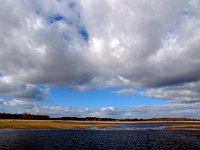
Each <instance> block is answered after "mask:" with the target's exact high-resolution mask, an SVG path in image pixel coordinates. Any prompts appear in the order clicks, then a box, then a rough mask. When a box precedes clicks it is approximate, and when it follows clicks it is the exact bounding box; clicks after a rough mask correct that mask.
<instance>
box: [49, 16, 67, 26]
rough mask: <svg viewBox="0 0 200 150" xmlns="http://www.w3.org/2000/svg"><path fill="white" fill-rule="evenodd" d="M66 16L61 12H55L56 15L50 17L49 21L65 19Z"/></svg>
mask: <svg viewBox="0 0 200 150" xmlns="http://www.w3.org/2000/svg"><path fill="white" fill-rule="evenodd" d="M63 19H64V17H63V16H62V15H60V14H55V15H54V16H51V17H49V18H48V21H49V23H51V24H53V23H55V22H58V21H61V20H63Z"/></svg>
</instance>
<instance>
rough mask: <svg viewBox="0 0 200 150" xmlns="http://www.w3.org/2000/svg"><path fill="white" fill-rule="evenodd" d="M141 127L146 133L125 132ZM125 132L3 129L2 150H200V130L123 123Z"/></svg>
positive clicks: (0, 131) (0, 147) (1, 134)
mask: <svg viewBox="0 0 200 150" xmlns="http://www.w3.org/2000/svg"><path fill="white" fill-rule="evenodd" d="M149 125H150V124H149ZM153 125H155V126H157V125H156V124H153ZM153 125H152V126H153ZM133 126H134V127H133ZM138 126H140V127H142V128H146V130H128V129H126V130H124V129H123V128H126V127H127V128H135V127H138ZM150 127H151V126H150ZM159 127H160V126H159ZM121 129H122V130H120V129H117V130H114V129H112V130H110V129H107V130H89V129H87V130H75V129H74V130H73V129H71V130H26V129H21V130H19V129H1V130H0V149H20V150H27V149H28V150H31V149H34V150H40V149H95V150H98V149H103V150H104V149H114V150H117V149H121V150H125V149H133V150H134V149H156V150H157V149H200V131H186V130H185V131H184V130H152V129H147V124H137V125H136V126H135V124H134V125H133V124H123V125H122V126H121Z"/></svg>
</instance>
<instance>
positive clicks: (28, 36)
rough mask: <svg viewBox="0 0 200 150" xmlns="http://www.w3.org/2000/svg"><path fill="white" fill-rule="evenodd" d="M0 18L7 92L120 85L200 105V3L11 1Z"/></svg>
mask: <svg viewBox="0 0 200 150" xmlns="http://www.w3.org/2000/svg"><path fill="white" fill-rule="evenodd" d="M0 19H1V22H0V93H1V94H5V95H9V96H13V97H15V98H16V99H21V98H22V99H26V98H27V99H44V97H45V93H46V90H47V89H48V88H51V87H59V86H64V87H69V88H73V89H76V90H88V89H95V88H107V87H118V88H125V89H127V88H131V89H137V88H143V89H146V90H147V91H146V92H145V93H143V95H144V96H148V97H154V98H159V99H160V98H162V99H170V100H174V101H181V102H182V101H187V102H191V103H192V102H199V101H200V95H199V90H200V87H199V86H198V85H199V82H200V59H199V58H200V38H199V37H200V2H199V1H198V0H176V1H174V0H163V1H162V2H161V1H160V0H143V1H138V0H133V1H130V0H123V1H122V0H118V1H117V0H102V1H99V0H78V1H73V0H66V1H64V0H62V1H55V0H48V1H47V0H44V1H40V0H29V1H24V0H20V1H15V0H4V1H1V2H0ZM6 78H10V82H9V83H7V82H5V81H4V80H3V79H6ZM16 81H17V82H16ZM38 85H43V86H44V87H45V88H44V89H43V90H41V89H40V87H39V86H38ZM193 85H196V86H194V88H193ZM46 88H47V89H46ZM121 92H123V91H121ZM129 92H130V91H129ZM163 93H164V94H163Z"/></svg>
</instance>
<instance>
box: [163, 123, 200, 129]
mask: <svg viewBox="0 0 200 150" xmlns="http://www.w3.org/2000/svg"><path fill="white" fill-rule="evenodd" d="M166 128H167V129H189V130H200V124H179V125H173V126H167V127H166Z"/></svg>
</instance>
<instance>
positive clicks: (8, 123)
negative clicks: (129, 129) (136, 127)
mask: <svg viewBox="0 0 200 150" xmlns="http://www.w3.org/2000/svg"><path fill="white" fill-rule="evenodd" d="M111 126H114V125H113V124H108V123H107V124H104V123H93V124H91V123H76V122H74V123H67V122H66V121H63V120H56V121H53V120H16V119H2V120H0V128H1V129H2V128H10V129H68V128H69V129H70V128H107V127H111Z"/></svg>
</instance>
